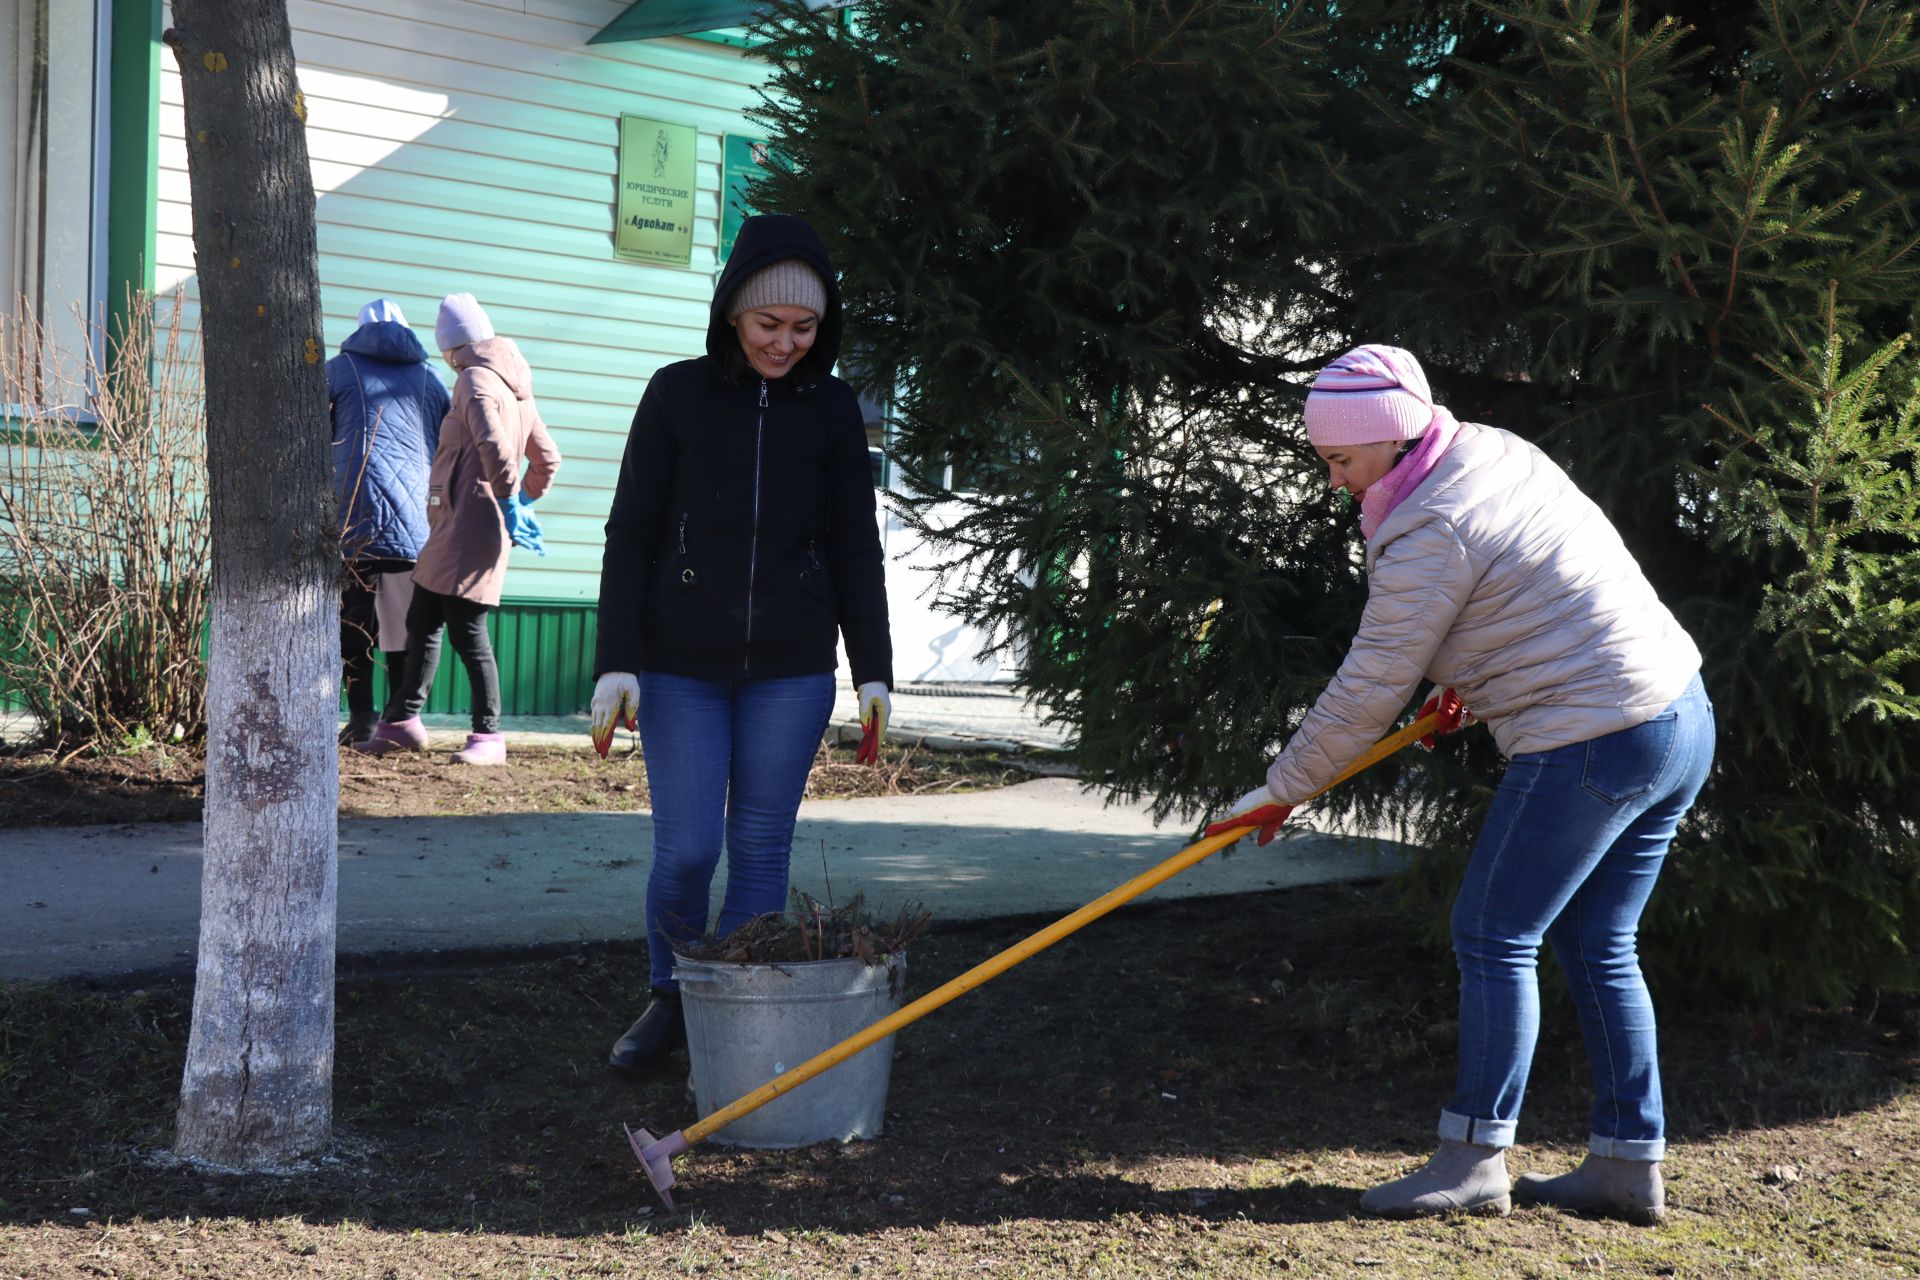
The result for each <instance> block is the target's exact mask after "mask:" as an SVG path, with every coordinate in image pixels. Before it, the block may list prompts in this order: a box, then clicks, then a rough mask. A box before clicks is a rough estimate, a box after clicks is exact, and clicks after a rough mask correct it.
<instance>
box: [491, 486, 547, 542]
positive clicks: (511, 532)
mask: <svg viewBox="0 0 1920 1280" xmlns="http://www.w3.org/2000/svg"><path fill="white" fill-rule="evenodd" d="M494 501H496V502H498V503H499V504H500V519H501V520H503V521H505V522H506V526H507V538H508V539H509V540H510V541H511V542H512V543H513V545H514V546H516V547H525V548H526V549H527V550H528V551H531V552H533V553H534V554H535V555H537V556H544V555H545V554H547V545H546V543H544V542H542V541H540V518H539V517H538V516H536V515H534V514H533V503H532V501H531V500H529V499H528V498H525V497H523V496H521V493H520V491H519V490H518V489H515V490H514V491H513V492H512V493H510V494H508V495H507V496H506V497H504V498H496V499H494Z"/></svg>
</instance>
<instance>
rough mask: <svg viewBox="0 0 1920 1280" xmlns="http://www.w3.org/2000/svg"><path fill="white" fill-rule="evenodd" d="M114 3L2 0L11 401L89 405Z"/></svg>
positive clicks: (1, 308) (2, 214)
mask: <svg viewBox="0 0 1920 1280" xmlns="http://www.w3.org/2000/svg"><path fill="white" fill-rule="evenodd" d="M106 10H107V0H0V67H3V68H4V69H5V76H4V78H0V84H4V85H5V86H6V88H5V89H4V91H0V233H4V234H0V317H4V319H5V321H6V324H5V333H6V337H7V341H8V344H9V348H10V349H9V350H8V351H7V353H6V363H7V365H8V366H9V368H10V369H11V370H12V371H13V373H12V376H11V377H10V378H9V382H10V383H12V384H13V385H10V386H8V387H7V388H6V390H5V398H6V399H8V400H19V401H24V402H25V403H26V404H30V405H37V406H40V407H43V408H45V407H53V406H55V405H68V404H71V405H72V407H73V408H75V409H76V410H77V409H81V408H83V406H84V400H85V394H86V376H85V370H86V368H87V357H86V346H87V342H88V341H89V334H90V332H91V331H92V330H91V329H90V327H89V324H88V321H89V320H95V321H97V320H98V319H99V318H100V317H101V314H102V310H103V307H104V303H105V301H106V287H105V286H106V280H105V277H106V234H105V232H106V216H105V208H106V201H105V196H106V178H105V175H106V159H107V156H106V150H107V148H106V110H105V98H106V85H107V71H108V62H107V53H108V41H107V38H106V36H107V22H106V19H105V16H104V15H105V12H106Z"/></svg>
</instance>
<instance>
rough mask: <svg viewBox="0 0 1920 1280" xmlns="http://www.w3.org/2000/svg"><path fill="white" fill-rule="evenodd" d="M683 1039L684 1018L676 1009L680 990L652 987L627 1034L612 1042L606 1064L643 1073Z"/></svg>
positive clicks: (684, 1039)
mask: <svg viewBox="0 0 1920 1280" xmlns="http://www.w3.org/2000/svg"><path fill="white" fill-rule="evenodd" d="M686 1042H687V1020H686V1017H685V1015H683V1014H682V1013H681V1011H680V993H679V992H678V991H669V990H667V989H666V988H664V987H655V988H653V1002H652V1003H651V1004H649V1005H648V1006H647V1011H646V1012H645V1013H643V1014H641V1015H640V1020H639V1021H638V1022H636V1023H634V1024H633V1025H632V1026H630V1027H628V1028H627V1034H625V1035H623V1036H621V1037H620V1038H619V1039H618V1040H616V1041H614V1043H613V1052H612V1053H610V1054H608V1055H607V1064H608V1065H609V1066H611V1067H613V1068H614V1069H615V1070H616V1071H624V1072H626V1073H627V1074H628V1075H645V1074H646V1073H647V1072H649V1071H651V1070H653V1068H655V1067H657V1066H659V1065H660V1063H661V1062H663V1061H665V1059H666V1056H667V1055H668V1054H669V1053H672V1052H673V1051H674V1050H675V1049H678V1048H680V1047H681V1046H682V1045H684V1044H686Z"/></svg>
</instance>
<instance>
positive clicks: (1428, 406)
mask: <svg viewBox="0 0 1920 1280" xmlns="http://www.w3.org/2000/svg"><path fill="white" fill-rule="evenodd" d="M1433 417H1434V406H1433V392H1432V391H1431V390H1429V389H1428V388H1427V375H1426V373H1425V371H1424V370H1422V369H1421V368H1420V362H1419V361H1418V360H1416V359H1414V358H1413V353H1412V352H1410V351H1403V350H1401V349H1400V348H1399V347H1388V346H1383V345H1381V344H1379V343H1371V342H1370V343H1368V344H1367V345H1366V346H1364V347H1355V348H1354V349H1353V350H1351V351H1349V352H1347V353H1346V354H1345V355H1343V356H1341V357H1340V358H1339V359H1337V360H1335V361H1333V363H1331V364H1329V365H1328V366H1327V367H1326V368H1324V369H1322V370H1321V371H1320V374H1319V376H1318V377H1316V378H1315V379H1314V380H1313V390H1311V391H1309V392H1308V393H1307V439H1308V440H1310V441H1312V442H1313V444H1314V447H1316V448H1321V449H1326V448H1331V447H1333V446H1335V445H1342V444H1372V443H1374V442H1375V441H1378V440H1415V439H1418V438H1419V437H1421V436H1423V435H1425V434H1426V431H1427V428H1428V427H1429V426H1431V425H1432V423H1433Z"/></svg>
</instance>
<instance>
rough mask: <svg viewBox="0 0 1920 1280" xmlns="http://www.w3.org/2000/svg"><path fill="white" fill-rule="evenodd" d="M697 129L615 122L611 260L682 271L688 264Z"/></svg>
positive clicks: (625, 119) (634, 119)
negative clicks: (616, 145)
mask: <svg viewBox="0 0 1920 1280" xmlns="http://www.w3.org/2000/svg"><path fill="white" fill-rule="evenodd" d="M699 144H700V133H699V130H697V129H695V128H694V127H693V126H692V125H690V124H670V123H669V122H667V121H665V120H649V119H647V118H646V117H645V116H628V115H623V116H621V117H620V175H619V183H620V198H619V203H618V204H617V206H616V213H615V221H614V227H613V256H614V257H616V258H620V259H622V260H623V261H627V262H655V263H662V264H665V265H667V266H675V267H684V266H688V265H689V264H691V263H692V262H693V185H694V180H695V179H694V175H695V172H696V170H695V166H694V162H695V160H696V159H697V158H698V157H697V152H698V149H699Z"/></svg>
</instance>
